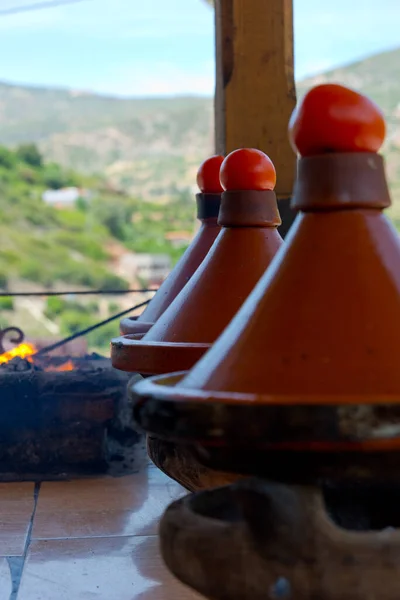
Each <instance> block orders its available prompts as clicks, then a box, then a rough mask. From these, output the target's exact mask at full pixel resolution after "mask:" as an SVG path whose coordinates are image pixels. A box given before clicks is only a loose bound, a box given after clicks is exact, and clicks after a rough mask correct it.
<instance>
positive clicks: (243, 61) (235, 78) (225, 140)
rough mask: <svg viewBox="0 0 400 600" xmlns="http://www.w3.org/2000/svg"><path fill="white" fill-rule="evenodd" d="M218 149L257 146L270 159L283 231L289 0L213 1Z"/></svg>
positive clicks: (289, 100)
mask: <svg viewBox="0 0 400 600" xmlns="http://www.w3.org/2000/svg"><path fill="white" fill-rule="evenodd" d="M215 15H216V27H215V30H216V68H217V85H216V95H215V126H216V136H215V137H216V151H217V152H218V153H222V154H225V153H228V152H231V151H232V150H234V149H236V148H240V147H253V148H259V149H260V150H263V151H264V152H266V153H267V154H268V155H269V156H270V157H271V159H272V160H273V162H274V164H275V167H276V171H277V186H276V192H277V196H278V199H279V200H280V202H279V208H280V211H281V216H282V221H283V226H282V231H281V233H282V234H284V233H286V230H287V229H288V228H289V226H290V224H291V221H292V216H294V215H292V212H291V211H290V210H288V208H289V207H288V204H289V198H290V195H291V193H292V189H293V183H294V178H295V172H296V157H295V154H294V153H293V150H292V149H291V147H290V145H289V142H288V137H287V125H288V121H289V118H290V115H291V113H292V110H293V108H294V106H295V104H296V91H295V84H294V65H293V62H294V61H293V6H292V0H216V11H215Z"/></svg>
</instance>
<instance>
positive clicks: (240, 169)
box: [111, 149, 283, 375]
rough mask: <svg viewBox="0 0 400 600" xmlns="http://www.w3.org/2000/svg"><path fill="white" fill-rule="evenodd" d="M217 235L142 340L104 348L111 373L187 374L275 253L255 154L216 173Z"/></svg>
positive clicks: (269, 201)
mask: <svg viewBox="0 0 400 600" xmlns="http://www.w3.org/2000/svg"><path fill="white" fill-rule="evenodd" d="M220 178H221V184H222V186H223V188H224V189H225V191H224V193H223V194H222V197H221V208H220V213H219V218H218V223H219V225H220V226H221V232H220V233H219V235H218V237H217V239H216V240H215V242H214V244H213V245H212V247H211V249H210V251H209V253H208V254H207V257H206V258H205V259H204V261H203V262H202V264H201V265H200V267H199V268H198V269H197V271H196V273H195V274H194V275H193V276H192V278H191V279H190V281H189V282H188V283H187V285H186V286H185V287H184V288H183V289H182V290H181V292H180V293H179V294H178V296H176V298H175V300H174V301H173V302H172V303H171V304H170V306H169V307H168V308H167V309H166V310H165V311H164V313H163V314H162V315H161V316H160V317H159V318H158V320H157V322H156V323H155V324H154V325H153V327H152V328H151V329H149V331H148V332H147V333H146V334H145V335H144V336H143V337H142V339H138V338H137V337H136V338H134V337H132V336H122V337H119V338H116V339H114V340H112V344H111V346H112V350H111V359H112V364H113V366H114V367H116V368H117V369H121V370H125V371H135V372H138V373H140V374H142V375H152V374H160V373H168V372H170V371H177V370H185V369H188V368H190V367H192V366H193V365H194V364H195V363H196V361H197V360H198V359H199V358H200V357H201V356H202V355H203V354H204V353H205V351H206V350H207V349H208V348H210V346H211V344H212V343H213V342H214V340H215V339H216V338H217V337H218V336H219V335H220V333H221V332H222V331H223V329H224V328H225V327H226V325H227V324H228V323H229V321H230V320H231V319H232V317H233V316H234V315H235V314H236V312H237V311H238V310H239V308H240V307H241V305H242V304H243V302H244V300H245V299H246V298H247V296H248V295H249V293H250V292H251V291H252V290H253V288H254V286H255V285H256V283H257V282H258V281H259V279H260V277H261V276H262V275H263V273H264V272H265V270H266V268H267V267H268V266H269V264H270V262H271V260H272V259H273V257H274V256H275V254H276V252H277V251H278V249H279V248H280V247H281V244H282V243H283V242H282V238H281V236H280V235H279V233H278V231H277V227H278V225H279V224H280V222H281V221H280V217H279V212H278V208H277V203H276V196H275V193H274V192H273V188H274V186H275V181H276V175H275V169H274V166H273V164H272V162H271V160H270V159H269V158H268V156H266V155H265V154H264V153H263V152H261V151H259V150H254V149H241V150H236V151H234V152H232V153H231V154H230V155H229V156H227V157H226V158H225V160H224V162H223V163H222V165H221V171H220Z"/></svg>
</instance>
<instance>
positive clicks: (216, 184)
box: [197, 154, 224, 194]
mask: <svg viewBox="0 0 400 600" xmlns="http://www.w3.org/2000/svg"><path fill="white" fill-rule="evenodd" d="M223 160H224V157H223V156H221V155H219V154H216V155H215V156H211V157H210V158H207V159H206V160H205V161H204V162H202V163H201V165H200V167H199V170H198V171H197V185H198V186H199V190H200V191H201V192H202V193H203V194H221V193H222V192H223V191H224V190H223V189H222V187H221V184H220V181H219V170H220V167H221V164H222V162H223Z"/></svg>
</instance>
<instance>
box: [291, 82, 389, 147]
mask: <svg viewBox="0 0 400 600" xmlns="http://www.w3.org/2000/svg"><path fill="white" fill-rule="evenodd" d="M385 131H386V127H385V120H384V117H383V114H382V111H381V110H380V108H379V107H378V106H377V105H376V104H375V103H374V102H373V101H372V100H370V99H369V98H367V97H366V96H364V95H363V94H360V93H358V92H356V91H354V90H352V89H349V88H347V87H344V86H342V85H338V84H333V83H329V84H322V85H317V86H315V87H314V88H312V89H311V90H309V91H308V92H307V94H305V96H304V97H303V99H302V100H301V101H300V103H299V104H298V105H297V106H296V108H295V109H294V111H293V113H292V116H291V118H290V121H289V138H290V142H291V144H292V147H293V149H294V150H295V152H298V153H299V154H300V155H301V156H304V157H305V156H313V155H316V154H327V153H338V152H377V151H378V150H379V148H380V147H381V146H382V144H383V142H384V139H385Z"/></svg>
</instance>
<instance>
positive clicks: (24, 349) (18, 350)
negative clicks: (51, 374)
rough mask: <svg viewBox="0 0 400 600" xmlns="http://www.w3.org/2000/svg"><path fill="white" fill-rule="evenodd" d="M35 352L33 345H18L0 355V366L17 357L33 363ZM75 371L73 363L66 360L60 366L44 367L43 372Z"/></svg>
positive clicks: (25, 343) (26, 343)
mask: <svg viewBox="0 0 400 600" xmlns="http://www.w3.org/2000/svg"><path fill="white" fill-rule="evenodd" d="M36 352H37V348H36V346H35V345H34V344H30V343H28V342H24V343H23V344H19V346H16V347H15V348H12V349H11V350H7V352H4V353H3V354H0V365H1V364H3V363H6V362H9V361H10V360H12V359H13V358H16V357H17V356H19V357H20V358H26V360H28V361H29V362H33V356H32V355H33V354H35V353H36ZM74 369H75V366H74V363H73V362H72V360H66V361H65V363H62V364H61V365H46V366H45V369H44V370H45V371H73V370H74Z"/></svg>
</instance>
